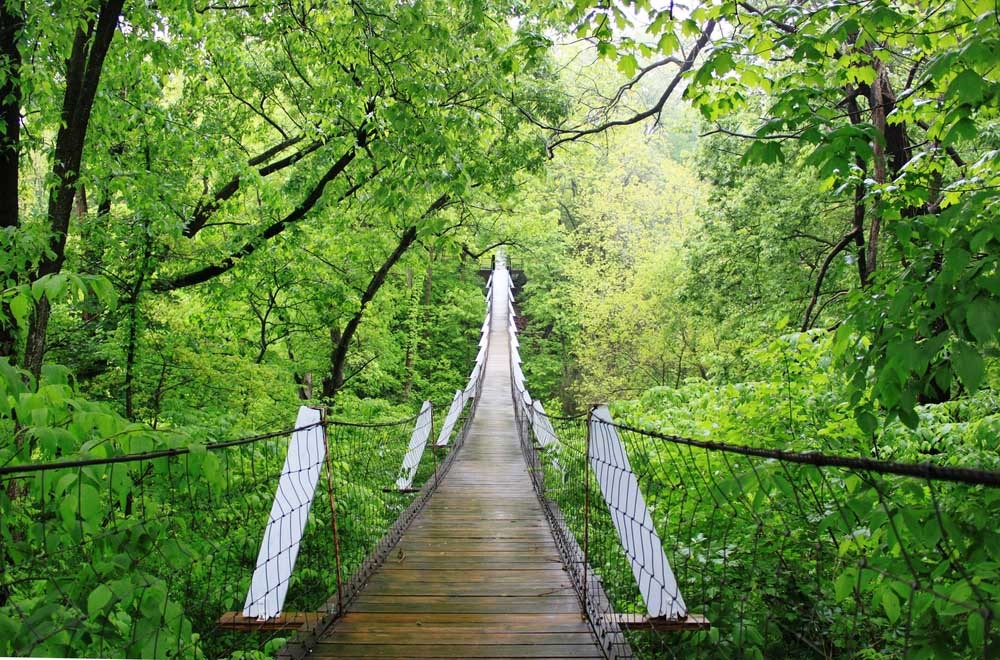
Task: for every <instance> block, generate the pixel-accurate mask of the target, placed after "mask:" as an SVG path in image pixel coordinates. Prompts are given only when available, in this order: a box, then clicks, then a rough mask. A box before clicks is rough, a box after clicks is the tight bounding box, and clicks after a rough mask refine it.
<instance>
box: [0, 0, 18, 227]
mask: <svg viewBox="0 0 1000 660" xmlns="http://www.w3.org/2000/svg"><path fill="white" fill-rule="evenodd" d="M12 7H16V8H15V9H14V10H13V11H12V10H11V8H12ZM23 14H24V10H23V7H19V6H16V5H15V4H14V3H12V2H0V70H3V71H4V73H5V75H4V81H3V83H2V84H0V123H2V126H3V129H2V130H0V227H17V226H18V224H19V220H20V219H19V216H18V182H19V179H18V172H19V165H20V157H21V85H20V83H19V80H20V77H21V51H20V50H19V49H18V42H19V41H20V37H21V30H22V28H23V27H24V15H23Z"/></svg>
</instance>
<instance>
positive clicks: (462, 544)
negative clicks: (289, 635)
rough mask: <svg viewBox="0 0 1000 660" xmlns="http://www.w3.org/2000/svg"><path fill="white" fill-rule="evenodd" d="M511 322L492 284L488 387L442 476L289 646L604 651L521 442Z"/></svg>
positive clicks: (358, 651) (573, 654)
mask: <svg viewBox="0 0 1000 660" xmlns="http://www.w3.org/2000/svg"><path fill="white" fill-rule="evenodd" d="M506 333H507V302H506V300H505V299H504V296H496V295H495V296H494V300H493V315H492V323H491V328H490V334H491V337H490V347H489V354H488V358H487V364H486V379H485V382H484V385H483V390H482V395H481V397H480V399H479V401H478V402H476V403H477V407H476V410H475V415H474V417H473V420H472V424H471V425H470V427H469V431H468V434H467V436H466V437H465V438H464V441H463V442H462V444H461V447H460V448H459V447H456V448H455V449H453V450H452V452H451V453H450V454H449V456H448V465H447V467H446V469H447V478H441V476H442V475H443V472H444V470H442V471H441V473H442V474H439V482H438V484H437V488H436V489H432V490H431V491H430V492H428V493H427V495H426V497H425V498H424V499H425V502H424V503H423V504H422V505H420V506H419V507H415V506H414V505H415V504H417V501H416V500H415V501H414V504H411V509H413V511H412V513H411V512H410V510H409V509H408V510H407V513H411V515H409V516H408V519H407V520H406V521H405V524H404V526H403V527H402V529H401V530H400V531H399V535H398V536H397V538H396V539H393V540H392V541H391V543H388V540H389V537H388V536H387V539H386V541H384V544H385V545H387V546H388V547H387V548H384V549H383V551H382V552H381V553H380V554H381V557H380V558H379V560H378V562H377V565H375V566H373V567H372V571H371V572H370V573H369V574H368V575H367V576H366V577H365V578H364V580H363V582H362V583H361V584H358V585H355V589H356V590H355V595H353V597H352V598H351V599H350V600H349V602H348V604H347V607H346V608H345V612H344V614H343V615H340V616H337V613H336V612H333V613H332V614H331V616H330V617H328V620H326V621H324V622H321V623H320V624H319V625H317V626H314V627H313V629H312V631H311V632H308V633H300V634H299V635H297V638H296V639H295V640H293V642H292V643H290V644H289V647H287V648H286V651H285V653H283V654H282V655H285V654H286V653H287V655H289V656H291V657H301V652H307V653H308V655H309V657H313V658H421V659H426V658H604V657H605V654H604V652H603V650H602V648H601V645H600V644H599V643H598V640H597V638H596V637H595V635H594V633H593V630H592V629H591V625H590V623H589V622H588V621H587V619H586V617H585V616H584V614H583V610H582V608H581V604H580V599H579V596H578V595H577V591H576V590H575V589H574V585H573V580H572V579H571V576H570V574H569V572H568V570H567V568H566V566H565V564H564V563H563V559H562V555H561V553H560V549H559V548H558V547H557V545H556V540H555V538H554V536H553V530H552V528H551V526H550V520H549V518H548V516H547V513H546V511H545V510H544V509H543V505H542V503H541V502H540V501H539V498H538V496H537V494H536V492H535V489H534V487H533V484H532V480H531V477H530V476H529V473H528V465H527V462H526V461H525V457H524V455H523V453H522V451H521V446H520V441H519V440H518V436H517V430H516V426H515V422H514V413H513V403H512V401H511V395H510V391H511V389H510V369H509V352H508V351H509V349H508V342H507V338H506ZM418 499H420V496H419V495H418ZM404 517H406V516H405V514H404ZM400 522H402V520H401V521H400ZM397 524H398V523H397ZM345 595H346V593H345ZM333 608H334V609H335V608H336V603H333ZM293 644H294V646H295V648H292V646H293ZM295 651H299V652H298V653H296V652H295ZM288 652H291V653H288Z"/></svg>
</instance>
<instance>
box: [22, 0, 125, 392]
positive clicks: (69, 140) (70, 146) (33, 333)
mask: <svg viewBox="0 0 1000 660" xmlns="http://www.w3.org/2000/svg"><path fill="white" fill-rule="evenodd" d="M123 4H124V0H106V1H105V2H102V3H101V6H100V10H99V11H98V14H97V16H96V18H92V19H91V20H90V21H89V22H88V23H87V24H86V25H82V26H80V27H78V28H77V32H76V36H75V37H74V39H73V50H72V52H71V54H70V57H69V59H68V60H67V61H66V92H65V95H64V97H63V108H62V114H61V119H62V121H61V123H60V127H59V131H58V133H57V134H56V144H55V150H54V153H53V158H52V174H53V179H54V180H55V185H54V186H53V188H52V192H51V193H50V195H49V205H48V222H49V231H50V236H49V245H48V254H46V255H45V256H44V257H43V258H42V260H41V262H40V263H39V265H38V269H37V270H36V272H35V274H34V278H33V279H38V278H40V277H43V276H45V275H52V274H55V273H58V272H59V271H60V270H61V269H62V265H63V262H64V261H65V260H66V237H67V234H68V233H69V221H70V216H71V215H72V213H73V200H74V198H75V197H76V188H77V182H78V181H79V178H80V165H81V163H82V161H83V148H84V145H85V144H86V139H87V127H88V126H89V125H90V114H91V111H92V110H93V108H94V99H95V98H96V96H97V87H98V85H99V84H100V81H101V72H102V70H103V69H104V59H105V57H106V56H107V54H108V49H109V48H110V47H111V40H112V39H113V38H114V36H115V30H116V29H117V27H118V18H119V16H120V14H121V11H122V5H123ZM51 310H52V307H51V304H50V302H49V301H48V299H47V298H45V297H43V298H42V299H41V300H40V301H39V302H38V304H37V305H36V307H35V311H34V314H33V315H32V318H31V324H30V327H29V329H28V340H27V343H26V346H25V354H24V366H25V368H26V369H27V370H28V371H29V372H30V373H31V374H32V375H34V376H35V377H36V378H37V377H38V375H39V374H40V373H41V370H42V359H43V358H44V356H45V335H46V331H47V330H48V325H49V315H50V313H51Z"/></svg>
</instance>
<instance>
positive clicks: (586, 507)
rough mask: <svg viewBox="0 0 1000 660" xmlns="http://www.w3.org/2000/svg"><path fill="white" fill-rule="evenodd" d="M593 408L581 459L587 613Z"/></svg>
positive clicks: (588, 413) (588, 418)
mask: <svg viewBox="0 0 1000 660" xmlns="http://www.w3.org/2000/svg"><path fill="white" fill-rule="evenodd" d="M594 408H596V406H590V409H589V410H587V447H586V453H585V454H584V457H583V484H584V485H583V611H584V612H586V611H587V582H588V578H587V569H588V567H589V566H590V420H591V418H592V417H593V415H594Z"/></svg>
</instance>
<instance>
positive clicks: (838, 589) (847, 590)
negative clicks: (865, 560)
mask: <svg viewBox="0 0 1000 660" xmlns="http://www.w3.org/2000/svg"><path fill="white" fill-rule="evenodd" d="M857 583H858V575H857V570H856V569H853V568H849V569H847V570H846V571H844V572H843V573H841V574H840V575H839V576H838V577H837V580H836V582H834V584H833V590H834V596H835V597H836V598H837V600H844V599H845V598H847V597H849V596H850V595H851V594H853V593H854V586H855V585H856V584H857Z"/></svg>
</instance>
